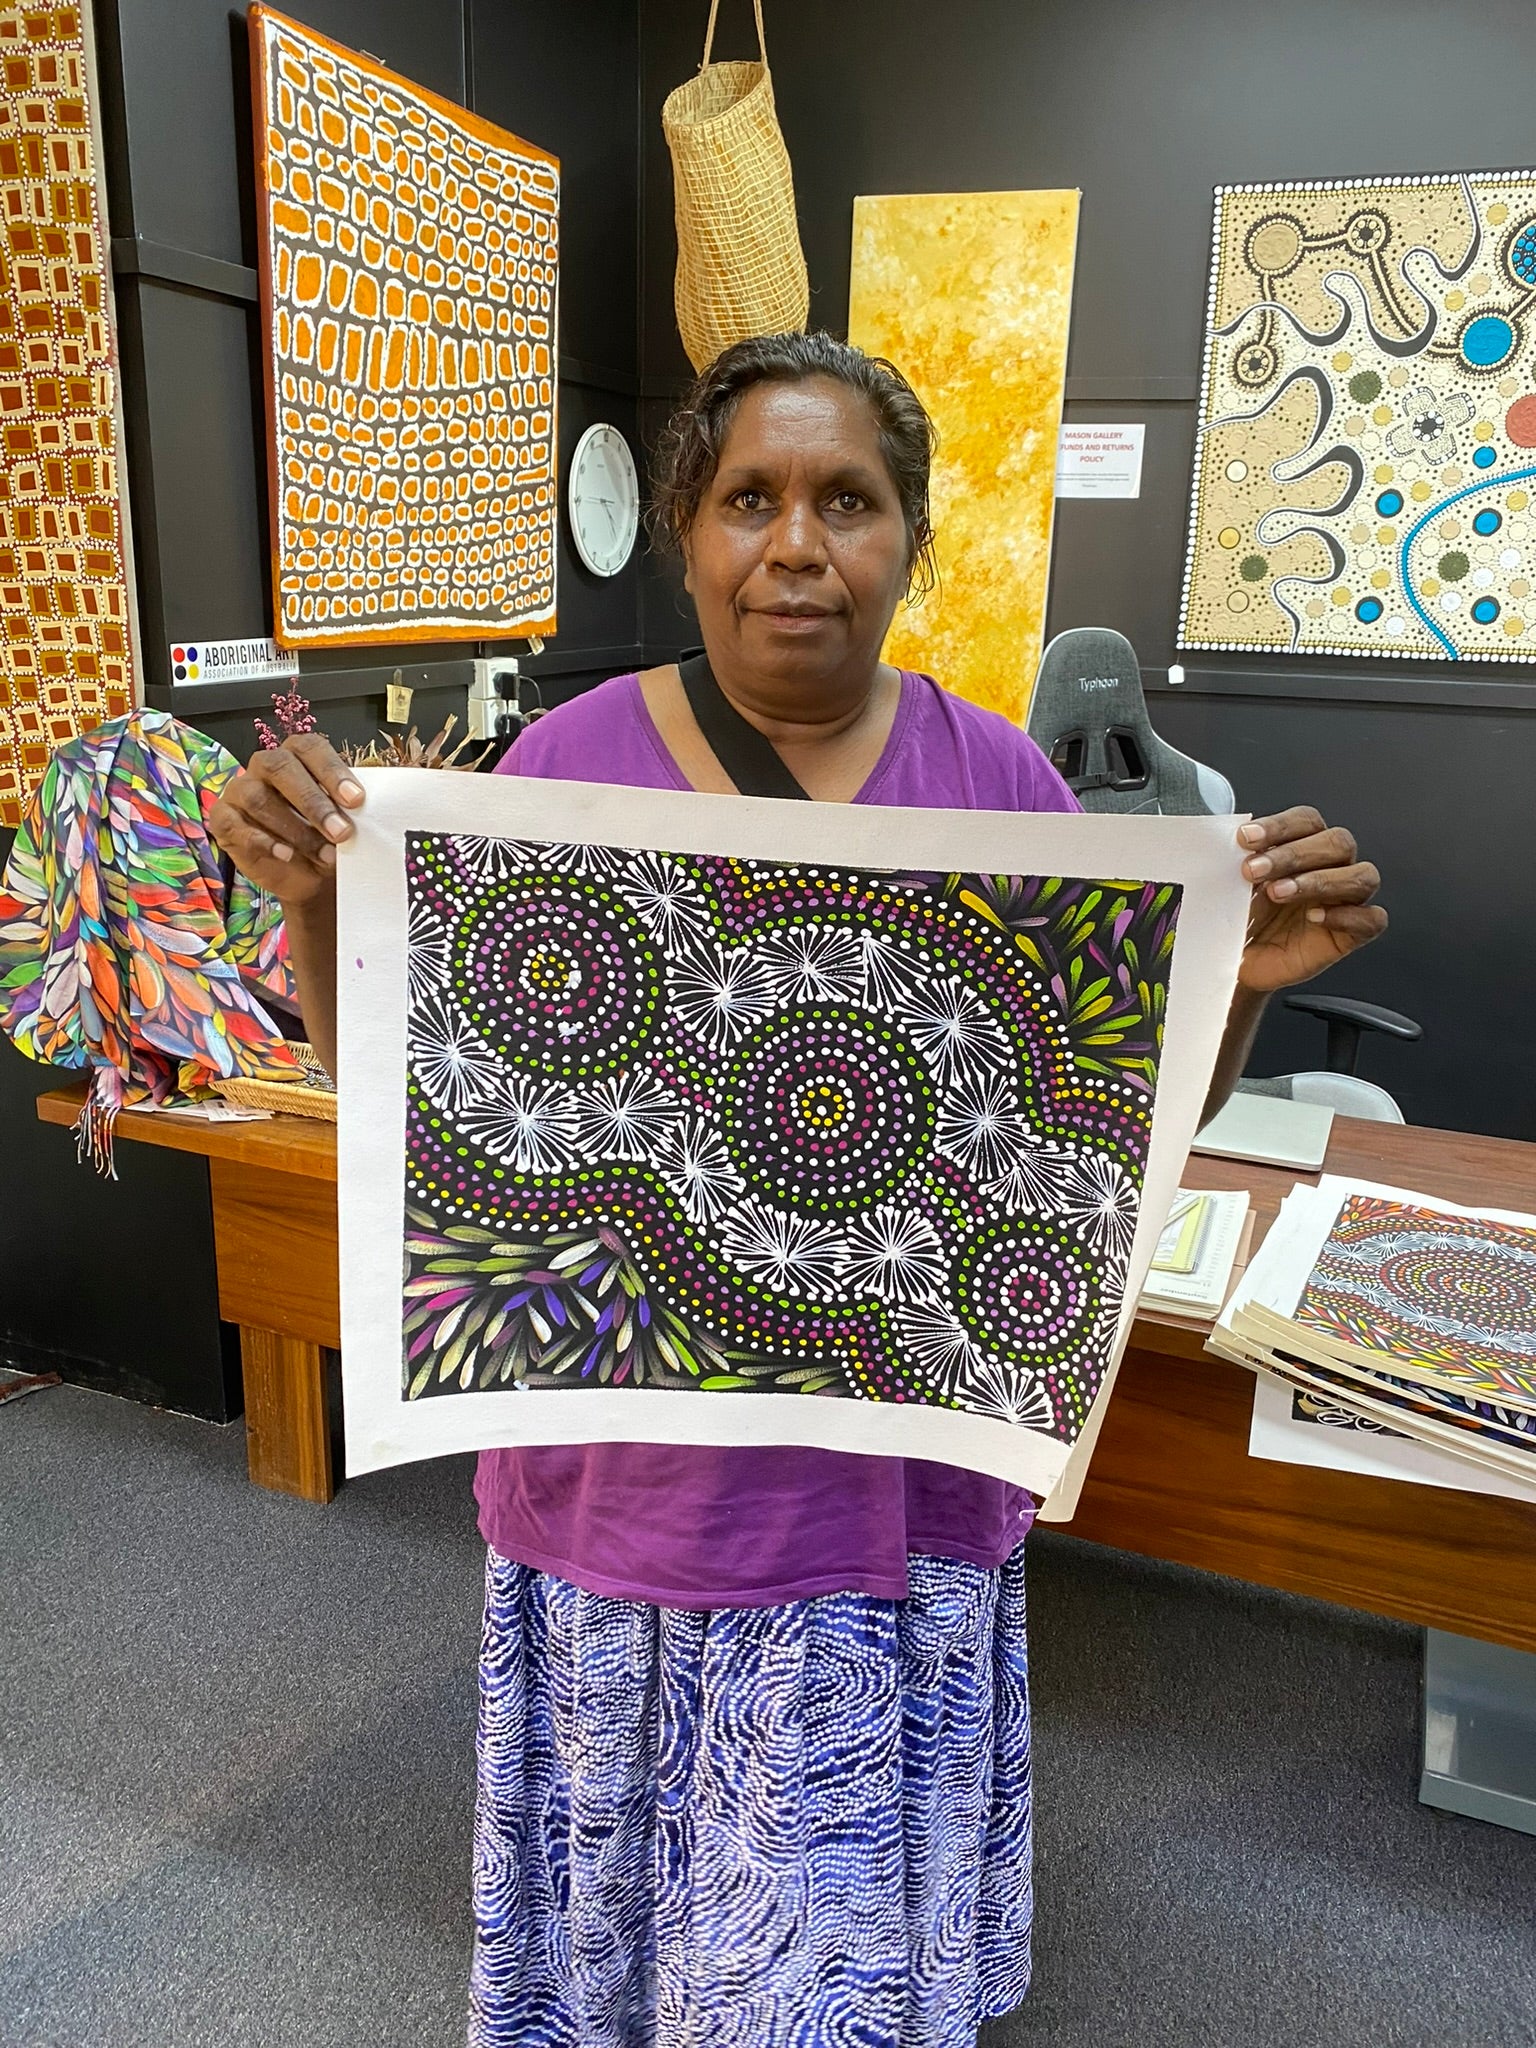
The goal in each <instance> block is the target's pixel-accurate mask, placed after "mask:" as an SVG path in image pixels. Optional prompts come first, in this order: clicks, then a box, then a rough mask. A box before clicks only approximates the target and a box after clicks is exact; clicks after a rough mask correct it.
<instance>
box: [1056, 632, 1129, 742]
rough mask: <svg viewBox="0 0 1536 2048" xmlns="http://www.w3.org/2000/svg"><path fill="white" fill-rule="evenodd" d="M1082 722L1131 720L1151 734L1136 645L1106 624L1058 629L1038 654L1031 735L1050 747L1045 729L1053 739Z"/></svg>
mask: <svg viewBox="0 0 1536 2048" xmlns="http://www.w3.org/2000/svg"><path fill="white" fill-rule="evenodd" d="M1080 725H1087V726H1089V727H1090V728H1094V727H1097V728H1103V727H1105V726H1110V725H1128V726H1131V727H1133V728H1135V729H1138V730H1141V731H1143V732H1145V733H1146V734H1147V736H1148V737H1149V738H1150V737H1151V734H1152V721H1151V720H1150V719H1149V718H1148V716H1147V700H1146V697H1145V695H1144V694H1143V691H1142V687H1141V664H1140V663H1139V662H1138V661H1137V659H1136V650H1135V648H1134V647H1133V646H1132V645H1131V643H1130V641H1129V640H1127V639H1126V637H1125V635H1124V634H1123V633H1116V632H1114V631H1113V630H1112V629H1111V628H1110V627H1108V626H1074V627H1072V629H1071V630H1070V631H1069V632H1066V633H1058V634H1057V635H1056V637H1055V639H1054V640H1052V641H1051V643H1050V645H1049V646H1048V647H1047V648H1046V650H1045V653H1044V654H1043V655H1042V656H1041V657H1040V674H1039V676H1038V677H1037V679H1036V682H1035V693H1034V695H1033V697H1032V698H1031V699H1030V704H1029V736H1030V738H1031V739H1032V740H1034V742H1035V744H1036V745H1037V746H1039V747H1043V748H1044V749H1045V751H1046V752H1047V753H1049V752H1050V748H1049V747H1048V746H1046V742H1045V737H1044V735H1045V734H1046V733H1049V735H1050V737H1051V738H1052V739H1053V740H1054V739H1056V738H1058V737H1059V736H1060V735H1061V734H1062V733H1064V732H1070V731H1072V730H1073V728H1074V727H1076V726H1080Z"/></svg>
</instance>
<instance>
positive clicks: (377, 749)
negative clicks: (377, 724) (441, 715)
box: [341, 715, 490, 775]
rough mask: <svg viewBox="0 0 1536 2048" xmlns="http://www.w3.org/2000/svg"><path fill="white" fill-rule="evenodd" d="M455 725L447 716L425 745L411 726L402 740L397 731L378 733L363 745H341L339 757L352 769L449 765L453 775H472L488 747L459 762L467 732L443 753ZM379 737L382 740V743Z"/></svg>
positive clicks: (452, 719)
mask: <svg viewBox="0 0 1536 2048" xmlns="http://www.w3.org/2000/svg"><path fill="white" fill-rule="evenodd" d="M457 724H458V720H457V719H456V718H455V717H453V716H451V715H450V717H449V720H448V723H447V724H446V725H445V726H444V727H443V729H442V731H441V732H440V733H438V735H437V737H436V738H435V739H430V740H428V741H426V742H425V744H423V742H422V741H421V740H420V739H418V737H417V735H416V728H415V726H414V725H413V726H412V727H411V729H410V731H409V732H408V733H407V734H406V735H405V737H404V739H402V738H401V737H400V735H399V734H398V733H393V732H381V733H380V734H379V739H377V740H370V741H369V742H368V744H367V746H366V747H353V746H345V747H343V748H342V749H341V758H342V759H343V760H344V761H345V762H346V763H347V765H348V766H349V767H351V768H451V769H452V770H453V771H454V772H455V773H456V774H459V775H472V774H473V773H474V771H475V770H476V769H477V768H478V767H479V766H480V763H481V762H482V761H483V760H484V759H485V757H486V755H487V754H488V753H489V752H490V748H489V747H484V748H482V749H481V751H480V752H479V753H478V754H476V756H475V758H474V759H473V760H472V761H461V760H460V759H459V756H460V754H462V753H463V751H464V749H465V748H466V747H467V746H468V745H469V744H470V735H469V734H467V733H466V734H465V736H464V738H463V739H461V740H460V741H459V744H458V745H457V746H456V747H455V748H454V750H453V752H452V753H451V754H445V753H444V752H443V748H444V747H445V746H446V745H447V744H448V735H449V734H450V733H451V732H452V731H453V728H454V727H455V725H457ZM379 740H382V741H383V742H384V744H383V745H382V746H380V744H379Z"/></svg>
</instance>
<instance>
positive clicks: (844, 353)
mask: <svg viewBox="0 0 1536 2048" xmlns="http://www.w3.org/2000/svg"><path fill="white" fill-rule="evenodd" d="M808 377H832V378H835V379H836V381H837V382H838V383H839V384H846V385H847V386H848V388H849V390H850V391H857V392H858V393H859V395H860V397H861V398H863V399H864V400H865V401H866V402H867V403H868V406H869V409H870V411H871V412H872V413H873V414H874V416H875V424H876V426H877V427H878V428H879V430H880V451H881V453H882V454H883V455H884V457H885V466H886V468H887V469H888V470H889V471H890V474H891V481H892V483H893V484H895V486H896V490H897V494H898V496H899V497H900V499H901V510H902V517H903V518H904V519H905V521H906V526H907V539H908V542H909V544H910V547H911V555H912V576H911V583H910V585H909V588H908V602H909V603H910V602H912V601H913V600H915V599H916V598H918V597H921V596H922V595H923V594H924V593H925V592H927V591H929V590H931V589H932V588H933V586H934V583H935V581H936V580H937V575H938V571H937V568H936V565H935V563H934V557H933V526H932V522H931V520H930V517H929V511H928V471H929V466H930V464H931V462H932V459H933V449H934V443H935V440H936V438H937V436H936V435H935V432H934V426H933V422H932V420H930V419H929V417H928V415H927V413H926V412H925V411H924V410H923V402H922V400H921V399H920V398H919V397H918V395H917V393H916V392H915V391H914V390H913V389H912V386H911V385H910V384H909V383H908V382H907V380H906V378H905V377H903V375H902V374H901V372H900V370H898V369H897V368H896V366H895V364H894V363H888V362H886V361H885V359H884V357H883V356H867V355H865V353H864V351H863V350H862V349H859V348H854V347H852V346H851V345H850V344H849V343H848V342H846V341H838V340H836V339H834V337H833V336H832V335H830V334H762V335H758V336H756V337H755V338H754V339H753V340H751V341H737V342H733V343H732V344H731V346H730V347H729V348H727V349H722V350H721V352H720V354H719V355H717V356H716V357H715V360H714V361H713V362H712V363H711V364H710V366H709V368H708V369H707V370H705V371H703V372H702V373H701V375H700V376H699V377H698V379H697V381H696V382H695V383H694V386H693V389H692V390H691V391H690V392H689V393H688V396H687V397H686V398H685V399H684V400H683V403H682V404H681V406H680V407H679V408H678V410H677V411H676V412H675V413H674V414H673V415H672V418H671V419H670V420H669V421H668V423H667V427H666V431H665V432H664V433H663V435H662V437H661V439H660V441H659V443H658V444H657V448H656V465H655V467H656V475H655V483H654V488H653V494H652V503H651V521H650V523H651V533H652V536H653V537H654V539H655V540H656V541H657V543H658V544H659V545H661V546H663V547H670V548H680V547H681V546H682V543H683V541H684V540H685V539H686V538H687V535H688V531H689V528H690V527H691V526H692V525H693V522H694V520H695V519H696V518H697V517H698V511H699V506H700V505H701V504H702V502H703V499H704V493H705V492H706V491H707V490H708V488H709V486H710V482H711V480H712V479H713V477H714V474H715V471H716V470H717V469H718V468H719V466H720V451H721V449H722V448H723V447H724V446H725V437H726V435H727V433H728V432H729V431H730V425H731V421H732V420H733V419H734V418H735V416H736V409H737V407H738V406H739V405H740V404H741V401H742V399H743V398H744V397H745V395H746V394H747V392H749V391H750V390H751V389H752V387H753V385H754V384H800V383H803V382H804V381H805V379H806V378H808Z"/></svg>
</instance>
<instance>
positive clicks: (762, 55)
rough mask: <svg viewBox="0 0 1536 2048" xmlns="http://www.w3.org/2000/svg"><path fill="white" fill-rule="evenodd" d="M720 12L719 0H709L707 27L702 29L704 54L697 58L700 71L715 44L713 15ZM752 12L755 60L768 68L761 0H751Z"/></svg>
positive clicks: (706, 62) (707, 60) (765, 68)
mask: <svg viewBox="0 0 1536 2048" xmlns="http://www.w3.org/2000/svg"><path fill="white" fill-rule="evenodd" d="M719 12H720V0H709V27H708V28H707V29H705V31H704V55H703V56H702V58H700V60H699V69H700V70H701V71H702V70H703V69H704V67H705V66H706V65H707V64H708V62H709V53H710V51H711V50H712V49H713V48H714V46H715V16H716V15H717V14H718V13H719ZM752 12H753V13H754V14H755V15H756V16H757V61H758V62H759V64H761V65H762V67H763V69H764V70H765V71H766V70H767V69H768V45H767V43H766V41H765V40H764V38H763V0H752Z"/></svg>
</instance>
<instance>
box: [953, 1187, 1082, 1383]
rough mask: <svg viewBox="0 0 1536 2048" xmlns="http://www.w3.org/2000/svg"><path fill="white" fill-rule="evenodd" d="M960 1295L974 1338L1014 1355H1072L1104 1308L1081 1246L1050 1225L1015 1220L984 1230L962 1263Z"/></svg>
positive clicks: (961, 1313) (959, 1308)
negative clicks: (1099, 1309)
mask: <svg viewBox="0 0 1536 2048" xmlns="http://www.w3.org/2000/svg"><path fill="white" fill-rule="evenodd" d="M955 1295H956V1300H955V1307H956V1310H957V1312H958V1314H959V1316H960V1319H961V1321H962V1322H963V1323H964V1325H965V1326H966V1328H967V1329H968V1330H969V1331H970V1333H971V1334H972V1336H973V1337H975V1338H976V1339H977V1340H978V1342H980V1343H982V1344H984V1345H986V1346H987V1347H989V1348H990V1349H992V1350H994V1351H997V1352H1001V1354H1002V1355H1003V1356H1004V1357H1009V1358H1024V1359H1034V1358H1039V1359H1060V1358H1065V1357H1069V1356H1070V1355H1071V1353H1072V1352H1073V1351H1074V1349H1075V1348H1076V1347H1077V1346H1078V1345H1080V1344H1081V1343H1083V1342H1085V1341H1086V1339H1087V1338H1088V1336H1089V1333H1090V1331H1091V1330H1092V1327H1093V1321H1094V1316H1095V1314H1096V1312H1097V1309H1098V1286H1097V1283H1096V1281H1095V1279H1094V1276H1093V1273H1092V1270H1091V1269H1090V1267H1089V1265H1088V1264H1087V1262H1086V1261H1085V1259H1084V1256H1083V1251H1082V1247H1081V1245H1080V1244H1079V1243H1078V1242H1077V1240H1076V1239H1075V1238H1073V1237H1072V1236H1070V1235H1069V1234H1068V1233H1067V1232H1066V1231H1065V1230H1063V1229H1060V1228H1059V1227H1057V1226H1055V1225H1053V1224H1050V1223H1045V1222H1019V1221H1017V1220H1013V1219H1010V1220H1008V1221H1006V1222H1003V1223H1000V1224H996V1225H994V1226H992V1227H991V1228H990V1229H987V1230H983V1231H981V1232H979V1233H978V1235H977V1236H976V1237H975V1238H974V1239H973V1240H972V1242H971V1243H970V1244H969V1245H968V1246H967V1248H966V1251H965V1253H964V1255H963V1257H962V1258H961V1260H960V1263H959V1265H958V1267H957V1268H956V1272H955Z"/></svg>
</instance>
